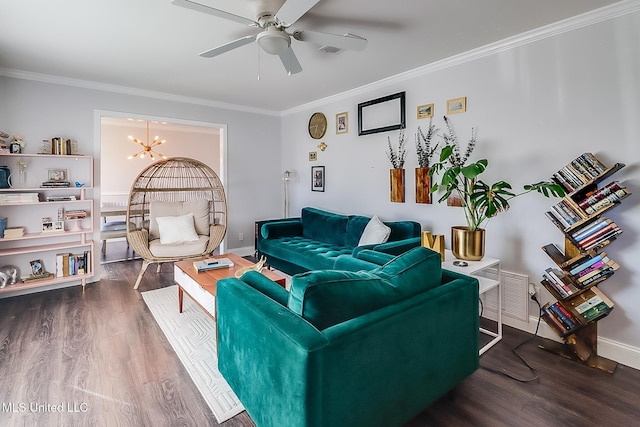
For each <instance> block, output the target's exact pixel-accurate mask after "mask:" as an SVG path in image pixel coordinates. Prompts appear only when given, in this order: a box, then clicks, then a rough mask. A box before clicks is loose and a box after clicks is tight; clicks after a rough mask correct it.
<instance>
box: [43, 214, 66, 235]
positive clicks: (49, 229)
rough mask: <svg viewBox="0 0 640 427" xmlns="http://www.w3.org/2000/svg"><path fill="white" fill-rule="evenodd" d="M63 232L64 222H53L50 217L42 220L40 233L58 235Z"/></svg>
mask: <svg viewBox="0 0 640 427" xmlns="http://www.w3.org/2000/svg"><path fill="white" fill-rule="evenodd" d="M61 231H64V221H62V220H57V221H53V220H52V219H51V218H50V217H48V216H46V217H44V218H42V232H43V233H60V232H61Z"/></svg>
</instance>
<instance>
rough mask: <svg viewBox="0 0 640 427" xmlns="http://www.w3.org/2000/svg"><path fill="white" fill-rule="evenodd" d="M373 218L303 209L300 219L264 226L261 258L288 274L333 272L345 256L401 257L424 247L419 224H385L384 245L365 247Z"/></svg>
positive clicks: (404, 222)
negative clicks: (368, 251) (363, 253)
mask: <svg viewBox="0 0 640 427" xmlns="http://www.w3.org/2000/svg"><path fill="white" fill-rule="evenodd" d="M375 219H377V218H375ZM370 221H371V218H369V217H366V216H361V215H339V214H335V213H331V212H327V211H323V210H320V209H316V208H311V207H306V208H303V209H302V215H301V217H300V218H288V219H283V220H273V221H267V222H263V223H261V227H260V230H259V233H258V239H257V246H258V248H257V249H258V254H259V255H260V256H261V255H264V256H266V258H267V263H268V264H269V265H270V266H272V267H274V268H277V269H278V270H280V271H283V272H285V273H287V274H297V273H302V272H305V271H309V270H331V269H333V268H334V264H335V261H336V259H337V258H338V257H339V256H341V255H355V254H357V252H358V251H360V250H364V249H374V250H376V251H379V252H385V253H389V254H392V255H399V254H401V253H403V252H405V251H407V250H409V249H411V248H414V247H416V246H419V245H420V230H421V227H420V224H419V223H417V222H415V221H393V222H385V223H384V225H386V226H387V227H389V229H390V230H389V232H390V234H389V235H388V237H387V238H386V239H385V240H384V242H382V243H373V244H361V243H362V242H361V238H362V235H363V232H364V231H365V228H367V225H368V224H369V222H370Z"/></svg>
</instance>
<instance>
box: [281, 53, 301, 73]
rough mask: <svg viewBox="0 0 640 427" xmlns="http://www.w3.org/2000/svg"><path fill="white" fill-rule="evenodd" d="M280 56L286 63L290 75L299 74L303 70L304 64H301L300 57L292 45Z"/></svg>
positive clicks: (283, 62)
mask: <svg viewBox="0 0 640 427" xmlns="http://www.w3.org/2000/svg"><path fill="white" fill-rule="evenodd" d="M279 56H280V60H281V61H282V65H284V68H285V70H287V73H288V74H289V75H291V74H297V73H299V72H300V71H302V65H300V62H299V61H298V57H296V54H295V53H294V52H293V49H291V47H289V48H288V49H287V50H285V51H284V52H282V53H281V54H280V55H279Z"/></svg>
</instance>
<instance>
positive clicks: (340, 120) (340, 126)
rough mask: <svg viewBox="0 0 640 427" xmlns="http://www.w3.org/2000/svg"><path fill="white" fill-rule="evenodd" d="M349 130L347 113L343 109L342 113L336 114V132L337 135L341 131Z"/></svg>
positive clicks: (346, 131)
mask: <svg viewBox="0 0 640 427" xmlns="http://www.w3.org/2000/svg"><path fill="white" fill-rule="evenodd" d="M348 132H349V113H348V112H347V111H345V112H344V113H338V114H336V134H337V135H339V134H341V133H348Z"/></svg>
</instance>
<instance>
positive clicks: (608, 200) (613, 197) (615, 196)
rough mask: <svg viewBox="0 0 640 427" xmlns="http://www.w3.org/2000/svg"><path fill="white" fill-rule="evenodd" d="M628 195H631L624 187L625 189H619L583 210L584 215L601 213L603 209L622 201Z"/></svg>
mask: <svg viewBox="0 0 640 427" xmlns="http://www.w3.org/2000/svg"><path fill="white" fill-rule="evenodd" d="M629 194H631V193H629V190H627V188H626V187H625V188H621V189H619V190H616V191H614V192H613V193H611V194H609V195H607V196H605V197H604V198H602V199H601V200H599V201H598V202H596V203H594V204H593V205H590V206H587V207H586V208H585V209H584V212H585V213H586V214H588V215H593V214H595V213H597V212H598V211H601V210H602V209H605V208H606V207H607V206H609V205H612V204H614V203H617V202H619V201H620V200H622V199H624V198H625V197H627V196H628V195H629Z"/></svg>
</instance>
